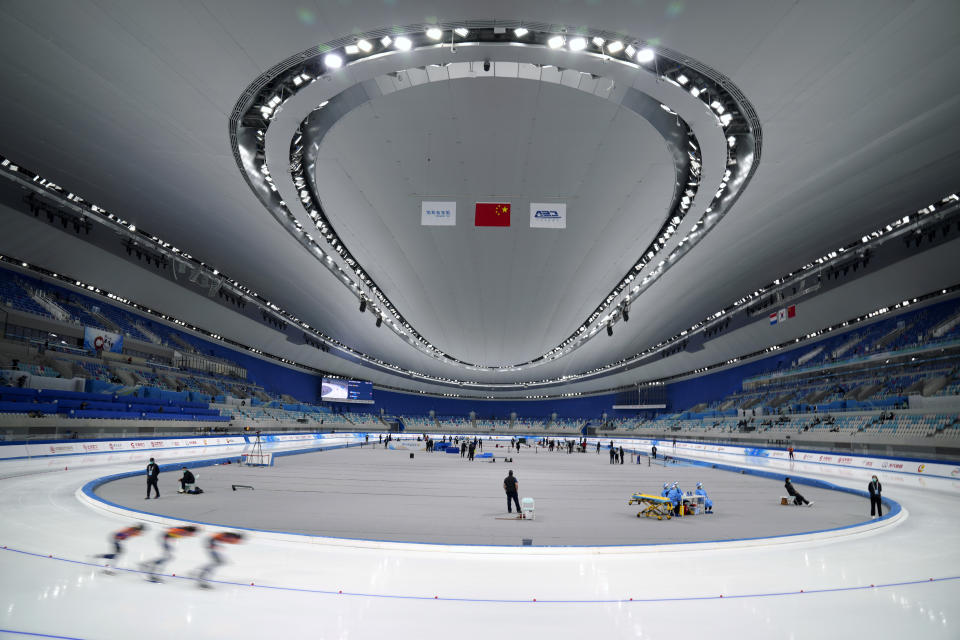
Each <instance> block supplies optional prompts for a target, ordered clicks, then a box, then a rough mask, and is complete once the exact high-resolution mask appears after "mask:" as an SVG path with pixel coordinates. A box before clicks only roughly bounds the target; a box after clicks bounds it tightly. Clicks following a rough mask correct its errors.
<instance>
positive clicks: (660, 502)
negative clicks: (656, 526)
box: [627, 493, 673, 520]
mask: <svg viewBox="0 0 960 640" xmlns="http://www.w3.org/2000/svg"><path fill="white" fill-rule="evenodd" d="M627 504H639V505H643V508H642V509H641V510H640V511H638V512H637V517H638V518H639V517H640V516H646V517H647V518H656V519H657V520H663V519H664V518H666V519H667V520H669V519H670V518H672V517H673V503H672V502H671V501H670V500H669V498H661V497H660V496H654V495H650V494H647V493H635V494H633V496H632V497H631V498H630V500H629V501H628V502H627Z"/></svg>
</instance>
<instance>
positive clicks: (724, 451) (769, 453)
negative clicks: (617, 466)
mask: <svg viewBox="0 0 960 640" xmlns="http://www.w3.org/2000/svg"><path fill="white" fill-rule="evenodd" d="M597 440H598V439H590V442H591V443H593V444H596V442H597ZM599 441H600V443H601V445H607V444H608V443H609V442H610V439H605V438H599ZM613 441H614V445H615V446H622V447H623V448H624V449H636V448H638V447H639V448H641V449H646V448H648V447H650V446H651V445H652V444H656V445H657V448H658V450H659V452H660V455H664V454H665V455H678V456H682V455H683V454H684V453H692V452H703V453H717V454H721V455H724V456H726V457H728V458H729V459H730V461H731V462H733V461H735V460H737V459H740V460H741V461H747V460H749V459H750V458H765V459H770V460H783V461H785V462H789V461H790V455H789V454H788V453H787V451H786V450H784V449H759V448H755V447H739V446H731V445H719V444H709V443H702V442H677V444H676V446H674V445H673V441H672V440H651V439H639V438H637V439H633V438H630V439H628V438H614V439H613ZM794 462H813V463H817V464H829V465H834V466H840V467H848V468H850V469H872V470H879V471H892V472H897V473H912V474H920V475H924V476H934V477H941V478H958V477H960V467H958V466H957V465H956V464H955V463H949V462H933V461H921V460H905V459H894V458H872V457H869V456H860V455H853V454H840V453H827V452H823V453H821V452H797V453H795V454H794Z"/></svg>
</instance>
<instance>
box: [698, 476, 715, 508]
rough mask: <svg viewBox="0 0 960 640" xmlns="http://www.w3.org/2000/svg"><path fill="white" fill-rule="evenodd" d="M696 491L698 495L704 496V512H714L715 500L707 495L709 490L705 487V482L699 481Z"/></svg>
mask: <svg viewBox="0 0 960 640" xmlns="http://www.w3.org/2000/svg"><path fill="white" fill-rule="evenodd" d="M694 493H695V494H696V495H698V496H703V507H704V509H703V512H704V513H713V500H711V499H710V498H708V497H707V492H706V491H705V490H704V488H703V483H702V482H698V483H697V490H696V491H694Z"/></svg>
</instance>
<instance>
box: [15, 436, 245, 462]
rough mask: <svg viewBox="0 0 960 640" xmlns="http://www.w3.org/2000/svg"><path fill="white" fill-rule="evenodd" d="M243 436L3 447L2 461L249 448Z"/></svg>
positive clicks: (97, 441)
mask: <svg viewBox="0 0 960 640" xmlns="http://www.w3.org/2000/svg"><path fill="white" fill-rule="evenodd" d="M246 442H247V441H246V440H245V439H244V438H243V437H241V436H223V437H215V438H176V439H165V438H154V439H150V440H95V441H79V440H78V441H75V442H74V441H66V442H51V443H46V444H40V443H38V444H28V445H5V446H0V459H4V458H22V457H28V456H29V457H33V456H65V455H77V454H82V453H109V452H114V451H117V452H122V451H150V450H153V449H185V448H188V447H207V446H224V445H229V446H238V445H244V444H246Z"/></svg>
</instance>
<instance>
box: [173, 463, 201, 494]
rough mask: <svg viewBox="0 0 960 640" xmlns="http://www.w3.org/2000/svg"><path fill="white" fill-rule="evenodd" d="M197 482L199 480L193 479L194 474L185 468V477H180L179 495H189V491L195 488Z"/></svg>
mask: <svg viewBox="0 0 960 640" xmlns="http://www.w3.org/2000/svg"><path fill="white" fill-rule="evenodd" d="M196 481H197V479H196V478H195V477H193V472H191V471H190V469H187V468H186V467H184V468H183V475H182V476H180V491H179V492H178V493H187V491H188V490H189V489H192V488H193V485H194V483H195V482H196Z"/></svg>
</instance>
